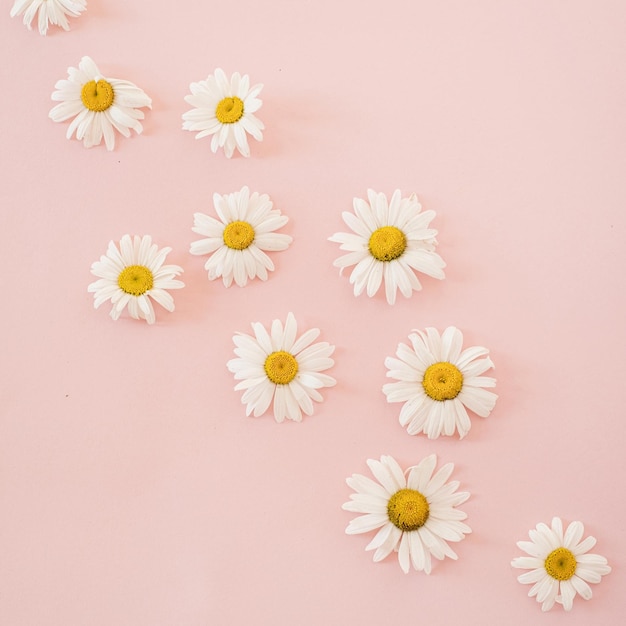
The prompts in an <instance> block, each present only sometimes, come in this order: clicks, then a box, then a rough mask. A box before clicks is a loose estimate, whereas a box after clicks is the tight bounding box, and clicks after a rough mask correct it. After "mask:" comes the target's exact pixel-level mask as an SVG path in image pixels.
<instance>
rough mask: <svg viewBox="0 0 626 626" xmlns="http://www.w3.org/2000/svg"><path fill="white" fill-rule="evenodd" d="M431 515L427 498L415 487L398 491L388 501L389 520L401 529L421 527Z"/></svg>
mask: <svg viewBox="0 0 626 626" xmlns="http://www.w3.org/2000/svg"><path fill="white" fill-rule="evenodd" d="M429 515H430V507H429V506H428V501H427V500H426V498H425V497H424V496H423V495H422V494H421V493H420V492H419V491H416V490H415V489H400V491H396V493H394V494H393V495H392V496H391V498H389V502H388V503H387V516H388V517H389V521H390V522H391V523H392V524H393V525H394V526H395V527H396V528H399V529H400V530H404V531H410V530H417V529H418V528H421V527H422V526H423V525H424V524H425V523H426V521H427V520H428V516H429Z"/></svg>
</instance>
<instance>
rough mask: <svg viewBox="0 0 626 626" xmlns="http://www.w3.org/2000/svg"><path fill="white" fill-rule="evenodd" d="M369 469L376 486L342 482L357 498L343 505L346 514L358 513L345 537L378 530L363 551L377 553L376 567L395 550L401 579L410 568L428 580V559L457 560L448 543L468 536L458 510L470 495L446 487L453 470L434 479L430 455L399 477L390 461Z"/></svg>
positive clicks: (454, 485) (367, 481) (355, 478)
mask: <svg viewBox="0 0 626 626" xmlns="http://www.w3.org/2000/svg"><path fill="white" fill-rule="evenodd" d="M367 464H368V466H369V468H370V470H371V471H372V474H373V475H374V477H375V478H376V481H374V480H372V479H371V478H368V477H367V476H362V475H361V474H353V475H352V476H351V477H350V478H348V479H347V480H346V482H347V483H348V486H349V487H351V488H352V489H354V491H355V492H356V493H354V494H351V495H350V502H346V503H345V504H344V505H343V507H342V508H343V509H345V510H346V511H352V512H355V513H362V515H360V516H359V517H355V518H354V519H353V520H352V521H351V522H350V523H349V524H348V527H347V528H346V533H347V534H348V535H354V534H358V533H368V532H371V531H373V530H378V532H377V533H376V535H375V536H374V538H373V539H372V540H371V541H370V543H369V544H368V545H367V547H366V548H365V549H366V550H375V552H374V561H375V562H378V561H382V560H383V559H384V558H386V557H387V556H388V555H389V554H391V552H393V551H394V550H395V551H396V552H397V553H398V562H399V563H400V567H401V568H402V571H403V572H404V573H408V572H409V569H410V568H411V565H413V568H414V569H416V570H420V571H424V572H426V573H427V574H430V572H431V569H432V563H431V557H435V558H436V559H439V560H443V559H444V558H445V557H446V556H447V557H449V558H451V559H456V558H457V555H456V553H455V552H454V550H452V548H451V547H450V546H449V545H448V542H457V541H461V540H462V539H464V538H465V535H467V534H468V533H471V532H472V531H471V529H470V528H469V526H467V525H466V524H464V523H463V522H462V521H461V520H464V519H466V518H467V515H466V514H465V513H464V512H463V511H460V510H459V509H457V508H456V507H457V506H458V505H459V504H462V503H463V502H465V501H466V500H467V499H468V498H469V495H470V494H469V493H466V492H463V491H461V492H457V491H456V490H457V489H458V487H459V483H458V481H452V482H446V481H447V480H448V478H450V475H451V474H452V471H453V470H454V465H453V464H452V463H448V464H446V465H444V466H443V467H442V468H441V469H439V471H438V472H437V473H436V474H434V475H433V471H434V470H435V466H436V464H437V457H436V456H435V455H434V454H431V455H430V456H428V457H426V458H425V459H423V460H422V461H421V462H420V463H419V464H418V465H416V466H414V467H409V468H408V469H407V470H406V472H403V471H402V469H401V468H400V465H398V463H397V461H396V460H395V459H394V458H393V457H391V456H382V457H381V459H380V461H376V460H373V459H369V460H368V461H367Z"/></svg>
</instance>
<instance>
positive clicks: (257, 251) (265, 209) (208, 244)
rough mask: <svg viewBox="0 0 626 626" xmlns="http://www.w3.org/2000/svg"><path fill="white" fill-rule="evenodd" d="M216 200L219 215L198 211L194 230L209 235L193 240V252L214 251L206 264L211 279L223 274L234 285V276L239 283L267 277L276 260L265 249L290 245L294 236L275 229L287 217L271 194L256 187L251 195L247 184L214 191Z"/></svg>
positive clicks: (228, 282) (227, 281) (225, 280)
mask: <svg viewBox="0 0 626 626" xmlns="http://www.w3.org/2000/svg"><path fill="white" fill-rule="evenodd" d="M213 204H214V205H215V211H216V212H217V215H218V216H219V218H220V219H219V220H217V219H215V218H213V217H210V216H208V215H205V214H204V213H195V214H194V226H193V229H192V230H193V231H194V232H195V233H198V234H200V235H204V236H205V237H206V239H200V240H199V241H194V242H193V243H192V244H191V254H210V255H211V256H210V257H209V258H208V260H207V262H206V264H205V266H204V268H205V269H206V270H207V271H208V274H209V280H215V279H216V278H219V277H220V276H221V277H222V280H223V281H224V285H226V287H230V286H231V284H232V282H233V279H234V280H235V283H236V284H237V285H239V286H240V287H243V286H245V285H246V283H247V282H248V279H250V280H252V279H253V278H256V277H259V278H260V279H261V280H267V272H268V271H270V272H271V271H273V270H274V263H272V260H271V259H270V257H269V256H267V254H265V251H267V252H269V251H277V250H286V249H287V248H288V246H289V244H290V243H291V241H292V239H291V237H290V236H289V235H284V234H281V233H276V232H274V231H276V230H277V229H279V228H281V227H282V226H284V225H285V224H286V223H287V221H288V218H287V217H286V216H285V215H281V213H280V211H279V210H278V209H273V208H272V201H271V200H270V199H269V196H267V195H265V194H263V195H259V194H258V193H257V192H256V191H255V192H254V193H253V194H252V195H250V190H249V189H248V188H247V187H244V188H243V189H242V190H241V191H236V192H235V193H231V194H227V195H224V196H221V195H219V194H217V193H216V194H213ZM220 220H221V221H220Z"/></svg>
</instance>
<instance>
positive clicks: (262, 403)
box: [227, 313, 336, 422]
mask: <svg viewBox="0 0 626 626" xmlns="http://www.w3.org/2000/svg"><path fill="white" fill-rule="evenodd" d="M252 330H254V337H251V336H250V335H246V334H244V333H237V334H236V335H235V336H234V337H233V341H234V343H235V346H236V347H235V354H236V355H237V357H238V358H236V359H232V360H230V361H228V364H227V367H228V369H229V371H231V372H233V373H234V375H235V380H239V381H241V382H239V383H237V385H236V386H235V391H238V390H240V389H243V390H244V393H243V396H242V398H241V401H242V403H243V404H245V405H246V415H250V413H254V416H255V417H258V416H259V415H263V413H265V412H266V411H267V409H268V408H269V405H270V404H271V402H272V400H274V418H275V419H276V421H277V422H282V421H284V419H285V418H287V419H290V420H294V421H296V422H299V421H301V420H302V413H305V414H306V415H312V414H313V400H315V401H316V402H321V401H322V400H323V398H322V395H321V394H320V392H319V391H318V389H322V388H323V387H332V386H334V385H335V382H336V381H335V379H334V378H332V377H331V376H328V375H327V374H323V373H322V372H323V371H324V370H327V369H328V368H330V367H332V366H333V365H334V363H335V362H334V361H333V360H332V359H331V358H330V355H331V354H332V353H333V352H334V350H335V346H331V345H330V344H329V343H326V342H325V341H320V342H318V343H313V342H314V341H315V340H316V339H317V337H319V334H320V331H319V329H317V328H312V329H310V330H307V331H306V332H305V333H304V334H303V335H301V336H300V337H298V338H297V332H298V327H297V324H296V319H295V317H294V316H293V314H292V313H289V314H288V315H287V321H286V322H285V327H284V328H283V325H282V323H281V321H280V320H274V321H273V322H272V327H271V329H270V331H269V332H268V331H267V330H266V329H265V328H264V327H263V325H262V324H260V323H258V322H257V323H254V324H252Z"/></svg>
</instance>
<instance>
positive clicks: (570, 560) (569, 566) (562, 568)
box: [544, 548, 577, 580]
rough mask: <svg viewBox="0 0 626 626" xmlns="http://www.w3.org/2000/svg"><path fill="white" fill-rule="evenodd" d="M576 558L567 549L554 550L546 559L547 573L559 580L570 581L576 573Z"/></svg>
mask: <svg viewBox="0 0 626 626" xmlns="http://www.w3.org/2000/svg"><path fill="white" fill-rule="evenodd" d="M576 565H577V563H576V557H575V556H574V554H573V553H572V552H571V551H570V550H568V549H567V548H557V549H556V550H552V552H550V554H548V556H547V557H546V560H545V562H544V567H545V568H546V572H548V574H550V576H552V578H556V579H557V580H569V579H570V578H571V577H572V576H573V575H574V574H575V573H576Z"/></svg>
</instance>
